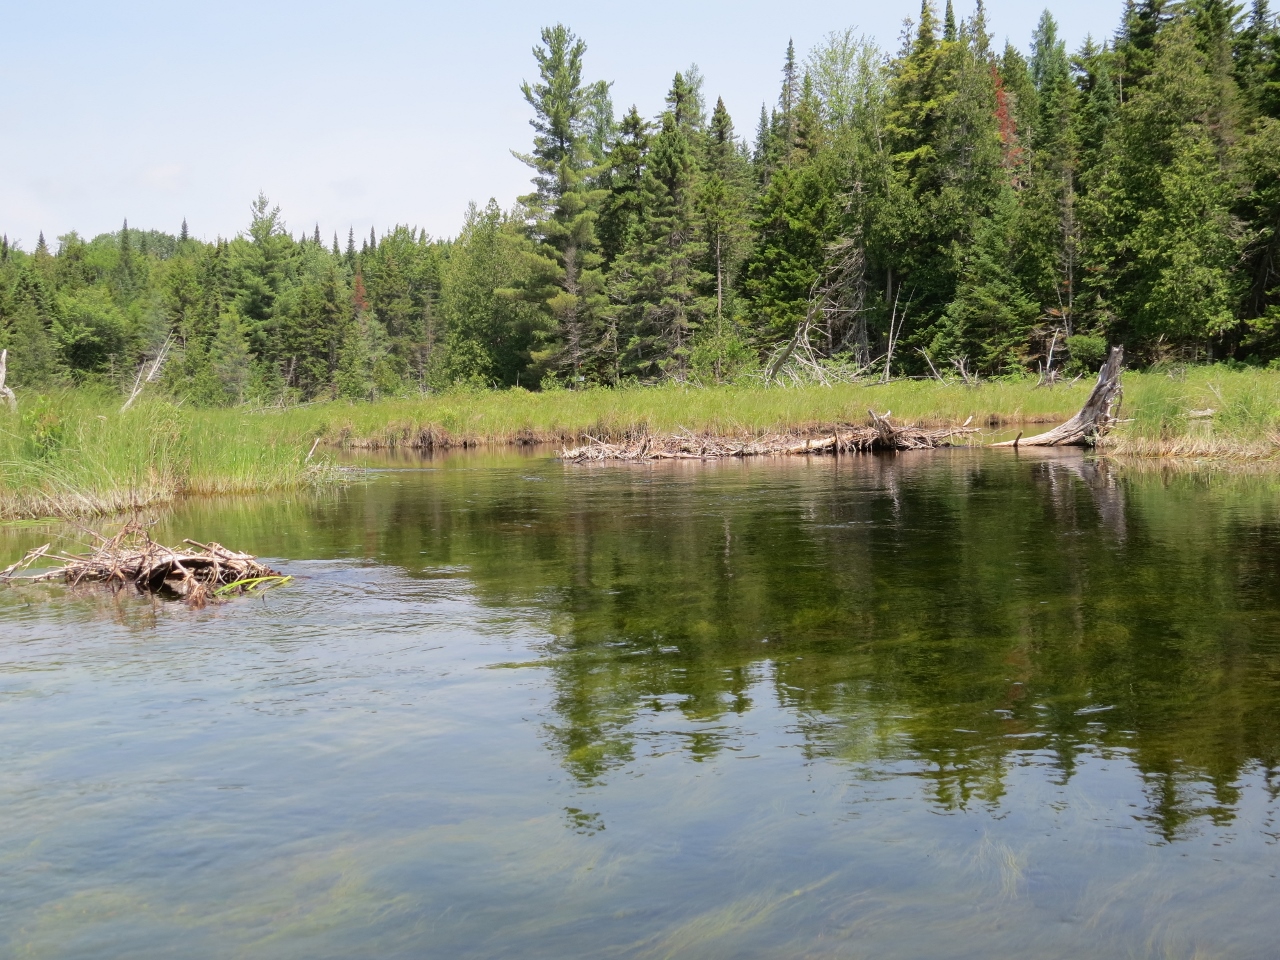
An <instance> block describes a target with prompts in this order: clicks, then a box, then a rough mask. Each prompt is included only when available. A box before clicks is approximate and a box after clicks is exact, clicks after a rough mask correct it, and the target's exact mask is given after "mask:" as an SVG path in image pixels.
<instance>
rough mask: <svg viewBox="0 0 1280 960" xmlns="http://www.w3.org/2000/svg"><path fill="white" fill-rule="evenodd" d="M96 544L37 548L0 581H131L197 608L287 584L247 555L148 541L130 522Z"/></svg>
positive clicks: (118, 585) (218, 546) (286, 578)
mask: <svg viewBox="0 0 1280 960" xmlns="http://www.w3.org/2000/svg"><path fill="white" fill-rule="evenodd" d="M94 536H95V537H97V539H98V541H99V543H98V546H97V549H95V550H94V551H93V552H92V553H88V554H81V555H75V556H63V555H59V554H57V553H51V552H50V550H51V546H52V545H51V544H47V543H46V544H45V545H44V546H42V547H37V548H36V549H35V550H32V551H31V552H30V553H28V554H27V555H26V556H25V557H23V558H22V559H21V560H19V561H18V562H17V563H15V564H12V565H11V566H9V567H6V568H5V569H4V570H0V583H11V582H14V581H17V580H23V581H27V582H31V583H49V582H54V581H60V582H63V583H67V584H70V585H72V586H75V585H78V584H82V583H99V584H104V585H106V586H109V587H113V588H116V589H119V588H121V587H125V586H129V585H132V586H134V587H136V588H137V589H138V591H139V592H144V593H154V594H160V595H167V596H171V597H178V598H181V599H182V600H184V601H185V602H186V604H187V605H188V606H190V607H192V608H196V609H199V608H200V607H203V606H205V605H207V604H208V603H209V602H210V600H224V599H227V598H228V597H232V596H238V595H241V594H246V593H250V592H253V591H257V590H262V589H266V588H267V587H272V586H279V585H280V584H283V583H288V582H289V581H290V580H292V579H293V578H292V577H289V576H286V575H284V574H282V573H279V572H278V571H275V570H272V569H271V568H270V567H268V566H266V565H265V564H263V563H261V562H259V561H258V559H257V558H256V557H251V556H249V554H247V553H236V552H234V551H232V550H228V549H227V548H226V547H224V546H222V545H221V544H217V543H198V542H197V541H195V540H186V541H184V542H185V543H186V544H187V548H182V547H166V546H163V545H162V544H159V543H156V542H155V541H154V540H152V539H151V537H150V535H149V534H148V533H147V531H146V530H145V528H143V527H142V526H141V525H139V524H136V523H131V524H129V525H128V526H126V527H125V528H124V529H123V530H121V531H120V532H119V533H118V534H116V535H115V536H114V537H111V538H107V537H103V536H101V535H99V534H94ZM41 560H52V561H55V562H57V563H59V564H61V565H60V566H56V567H53V568H52V569H49V570H41V571H39V572H38V573H34V574H26V573H25V571H27V570H29V569H31V568H32V567H34V566H36V564H37V562H38V561H41Z"/></svg>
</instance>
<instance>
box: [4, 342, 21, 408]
mask: <svg viewBox="0 0 1280 960" xmlns="http://www.w3.org/2000/svg"><path fill="white" fill-rule="evenodd" d="M8 372H9V351H8V350H0V397H4V399H5V402H6V403H7V404H9V409H10V410H12V411H14V412H15V413H17V411H18V398H17V397H16V396H15V395H14V393H13V391H12V390H11V389H9V388H8V387H6V386H5V384H4V378H5V376H6V375H7V374H8Z"/></svg>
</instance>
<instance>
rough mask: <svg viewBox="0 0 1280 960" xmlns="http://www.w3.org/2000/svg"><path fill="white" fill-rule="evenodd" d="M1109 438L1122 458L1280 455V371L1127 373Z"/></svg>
mask: <svg viewBox="0 0 1280 960" xmlns="http://www.w3.org/2000/svg"><path fill="white" fill-rule="evenodd" d="M1124 391H1125V403H1124V408H1123V410H1122V411H1121V415H1122V416H1123V417H1125V418H1127V419H1129V420H1131V422H1129V423H1126V424H1124V425H1122V426H1121V427H1120V428H1119V429H1118V430H1117V431H1116V432H1115V434H1114V435H1113V436H1112V437H1111V438H1109V439H1108V441H1107V443H1106V444H1105V449H1106V450H1107V451H1108V452H1109V453H1111V454H1114V455H1117V456H1139V457H1178V458H1188V457H1192V458H1197V457H1203V458H1213V459H1248V460H1259V459H1273V458H1275V457H1276V456H1277V455H1280V373H1277V372H1276V371H1274V370H1229V369H1226V368H1224V367H1216V366H1214V367H1187V368H1175V369H1172V370H1170V371H1168V372H1162V371H1158V370H1157V371H1151V372H1147V373H1142V374H1134V373H1126V374H1125V378H1124Z"/></svg>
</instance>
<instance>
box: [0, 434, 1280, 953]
mask: <svg viewBox="0 0 1280 960" xmlns="http://www.w3.org/2000/svg"><path fill="white" fill-rule="evenodd" d="M384 466H386V467H388V468H389V469H387V470H385V471H384V472H380V473H378V474H376V475H375V476H374V477H373V479H372V480H371V481H370V482H369V483H367V484H364V485H360V486H357V487H355V488H352V489H349V490H346V491H344V492H342V493H340V494H337V495H333V496H329V497H325V498H321V499H318V500H316V499H308V498H295V499H292V500H263V501H243V500H242V501H236V502H227V503H207V502H205V503H196V504H189V505H185V506H183V507H181V508H180V509H178V510H176V511H174V512H173V513H170V514H167V515H165V516H164V517H162V518H161V520H160V524H159V526H160V531H159V534H158V536H159V537H162V538H168V539H175V540H180V539H181V538H183V537H185V536H193V537H195V538H197V539H203V540H208V539H216V540H219V541H221V542H224V543H227V544H229V545H232V546H234V547H236V548H238V549H245V550H250V551H253V552H255V553H259V554H262V555H265V556H268V557H274V558H279V564H280V565H282V566H284V567H285V568H286V569H287V570H288V571H289V572H292V573H295V574H297V575H299V579H298V581H297V583H296V584H295V585H293V586H290V587H288V588H284V589H279V590H276V591H274V592H272V593H269V594H268V595H267V596H266V597H265V598H264V599H260V600H245V601H239V602H235V603H230V604H227V605H225V606H221V607H218V608H215V609H209V610H205V611H201V612H194V613H193V612H190V611H188V610H186V609H185V608H183V607H181V606H177V605H173V604H164V603H160V604H155V603H152V602H150V601H147V600H143V599H140V598H137V597H135V596H127V595H122V596H119V597H115V598H112V597H109V596H103V595H101V594H94V593H84V594H77V595H69V594H67V593H66V592H65V591H59V590H57V589H49V588H34V587H27V588H22V589H19V590H3V591H0V635H2V639H0V823H2V824H3V829H2V830H0V956H5V957H15V958H19V957H22V958H25V957H39V958H45V957H49V958H53V957H56V958H71V957H84V958H95V960H99V958H115V957H128V958H153V957H154V958H170V957H183V958H206V957H207V958H227V957H251V958H308V960H311V958H355V957H378V958H383V957H386V958H398V957H405V958H423V957H448V958H454V957H457V958H490V957H511V958H516V957H520V958H525V957H531V958H578V957H582V958H601V957H603V958H608V957H625V958H666V957H678V958H685V957H689V958H699V960H701V958H721V957H723V958H756V957H762V958H763V957H769V958H809V957H812V958H817V957H832V958H835V957H839V958H858V957H875V958H895V957H901V958H926V957H927V958H943V957H945V958H953V957H954V958H961V957H972V958H983V960H988V958H1005V957H1008V958H1014V957H1031V956H1034V957H1037V958H1054V957H1063V958H1080V957H1107V958H1112V957H1142V958H1146V957H1151V958H1162V960H1163V958H1192V957H1199V958H1209V957H1233V958H1234V957H1247V958H1254V957H1257V958H1263V957H1274V956H1275V955H1276V949H1277V948H1276V940H1277V937H1278V936H1280V912H1278V911H1277V903H1280V879H1277V877H1278V875H1280V819H1278V814H1280V771H1278V769H1277V768H1278V766H1280V482H1278V481H1275V480H1270V479H1266V478H1248V477H1244V478H1234V479H1232V478H1225V479H1224V478H1211V477H1205V476H1198V475H1190V476H1173V477H1162V476H1158V475H1157V476H1136V477H1135V476H1126V477H1116V476H1114V475H1110V476H1109V475H1108V474H1106V473H1105V472H1100V471H1099V470H1098V469H1097V468H1095V467H1093V466H1091V465H1089V464H1088V463H1086V462H1084V461H1081V460H1079V459H1077V458H1074V457H1065V458H1048V459H1045V458H1027V457H1025V456H1024V457H1022V458H1020V459H1019V458H1015V457H1014V456H1012V455H1008V454H1007V453H1006V452H1003V451H1001V452H994V451H989V452H985V453H984V452H980V451H979V452H970V451H956V452H950V453H942V454H938V455H931V454H920V455H918V456H899V457H896V458H892V457H885V458H880V457H875V458H871V457H868V458H861V459H847V458H846V459H845V460H843V461H841V462H840V463H838V464H837V463H835V462H833V461H830V460H826V461H816V462H812V463H806V462H785V463H751V464H739V463H734V464H720V465H709V466H703V465H693V466H676V467H670V468H662V467H658V468H633V467H610V468H585V469H584V468H580V467H568V468H567V467H565V466H564V465H562V464H559V463H557V462H555V461H552V460H549V459H547V458H545V457H518V456H515V455H509V456H508V455H504V456H497V457H495V456H483V455H482V456H463V457H455V458H449V459H445V460H438V461H416V460H412V461H411V460H403V461H399V462H387V463H386V464H384ZM45 539H47V531H45V530H40V529H30V528H0V563H7V562H9V560H11V559H12V558H13V557H14V556H15V555H17V554H18V553H19V552H20V551H21V550H22V549H24V548H25V547H27V546H30V545H31V544H33V543H40V542H43V541H44V540H45Z"/></svg>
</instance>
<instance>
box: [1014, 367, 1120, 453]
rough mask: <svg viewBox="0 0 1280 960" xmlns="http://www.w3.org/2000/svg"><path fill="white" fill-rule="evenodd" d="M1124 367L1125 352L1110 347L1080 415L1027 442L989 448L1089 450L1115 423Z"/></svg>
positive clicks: (1018, 441)
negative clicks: (1083, 448) (1121, 371)
mask: <svg viewBox="0 0 1280 960" xmlns="http://www.w3.org/2000/svg"><path fill="white" fill-rule="evenodd" d="M1123 364H1124V348H1123V347H1112V348H1111V354H1110V356H1108V357H1107V362H1106V363H1105V364H1103V366H1102V369H1101V370H1100V371H1099V372H1098V382H1097V383H1096V384H1094V387H1093V390H1092V392H1090V394H1089V399H1088V400H1086V401H1085V403H1084V406H1083V407H1081V408H1080V412H1079V413H1077V414H1076V415H1075V416H1074V417H1072V418H1071V419H1070V420H1068V421H1067V422H1066V423H1064V424H1063V425H1062V426H1060V427H1054V428H1053V429H1052V430H1050V431H1049V432H1048V433H1042V434H1039V435H1037V436H1034V437H1028V438H1027V439H1026V440H1021V439H1020V438H1021V435H1019V440H1010V441H1006V442H1004V443H996V444H992V446H996V447H1014V448H1017V447H1018V446H1019V445H1021V446H1024V447H1086V446H1092V445H1093V444H1094V443H1095V442H1096V441H1097V439H1098V437H1100V436H1102V435H1103V434H1104V433H1106V432H1107V431H1108V430H1110V429H1111V427H1112V425H1114V424H1115V422H1116V411H1117V410H1118V408H1119V405H1120V403H1121V401H1122V400H1123V398H1124V391H1123V390H1121V388H1120V368H1121V367H1122V366H1123Z"/></svg>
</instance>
